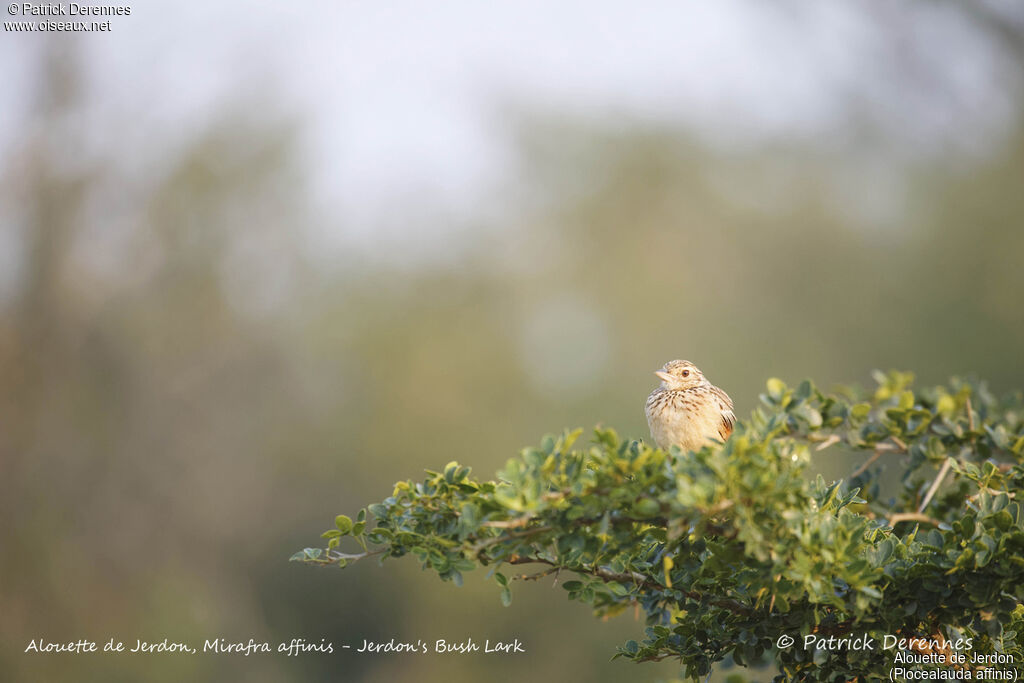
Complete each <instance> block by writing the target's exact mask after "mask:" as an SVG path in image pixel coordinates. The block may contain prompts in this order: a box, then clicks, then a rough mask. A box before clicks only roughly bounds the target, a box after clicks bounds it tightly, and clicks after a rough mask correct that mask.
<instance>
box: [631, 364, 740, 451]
mask: <svg viewBox="0 0 1024 683" xmlns="http://www.w3.org/2000/svg"><path fill="white" fill-rule="evenodd" d="M654 374H655V375H656V376H657V378H658V379H660V380H661V385H660V386H659V387H658V388H657V389H655V390H654V391H652V392H651V395H650V396H648V397H647V404H646V406H645V412H646V413H647V425H648V426H649V427H650V428H651V438H653V439H654V443H655V444H657V446H658V448H660V449H662V450H664V451H667V450H669V449H670V448H671V447H672V446H678V447H679V448H680V449H682V450H683V451H696V450H699V449H700V448H701V447H703V446H704V445H706V444H710V443H714V442H715V441H722V442H724V441H725V440H726V439H728V438H729V435H730V434H732V430H733V427H734V426H735V425H736V414H735V413H734V412H733V410H732V399H731V398H729V394H727V393H725V392H724V391H722V390H721V389H719V388H718V387H716V386H715V385H714V384H712V383H711V382H709V381H708V380H707V378H706V377H704V373H702V372H701V371H700V369H699V368H698V367H697V366H696V365H694V364H693V363H691V362H690V361H688V360H673V361H669V362H668V363H665V366H664V367H663V368H662V369H661V370H658V371H656V372H655V373H654Z"/></svg>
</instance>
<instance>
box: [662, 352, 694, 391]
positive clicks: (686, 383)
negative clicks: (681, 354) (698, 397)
mask: <svg viewBox="0 0 1024 683" xmlns="http://www.w3.org/2000/svg"><path fill="white" fill-rule="evenodd" d="M654 374H655V375H656V376H657V377H658V379H660V380H661V386H662V387H663V388H665V389H669V390H676V391H678V390H680V389H690V388H691V387H696V386H700V385H701V384H702V383H703V382H704V381H705V380H704V375H703V374H702V373H701V371H700V369H699V368H698V367H697V366H696V365H694V364H693V363H691V362H690V361H688V360H672V361H669V362H668V363H665V367H663V368H662V369H661V370H658V371H657V372H655V373H654Z"/></svg>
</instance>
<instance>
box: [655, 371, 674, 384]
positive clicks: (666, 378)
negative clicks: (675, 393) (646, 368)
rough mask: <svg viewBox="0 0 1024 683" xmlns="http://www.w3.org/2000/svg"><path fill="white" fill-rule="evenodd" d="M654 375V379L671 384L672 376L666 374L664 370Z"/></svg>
mask: <svg viewBox="0 0 1024 683" xmlns="http://www.w3.org/2000/svg"><path fill="white" fill-rule="evenodd" d="M654 375H655V377H657V378H658V379H660V380H661V381H662V382H671V381H672V375H670V374H668V373H667V372H665V371H664V370H658V371H657V372H655V373H654Z"/></svg>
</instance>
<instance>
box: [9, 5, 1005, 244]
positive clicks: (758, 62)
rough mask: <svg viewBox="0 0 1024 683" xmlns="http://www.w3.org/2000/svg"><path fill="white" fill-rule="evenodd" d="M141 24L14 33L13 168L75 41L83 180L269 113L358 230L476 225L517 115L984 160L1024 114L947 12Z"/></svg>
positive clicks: (499, 178) (358, 10) (978, 45)
mask: <svg viewBox="0 0 1024 683" xmlns="http://www.w3.org/2000/svg"><path fill="white" fill-rule="evenodd" d="M131 7H132V14H131V16H128V17H118V18H114V19H113V20H112V28H113V31H112V32H111V33H106V34H96V33H93V34H76V35H69V34H49V35H44V34H34V35H28V34H14V33H11V32H5V33H4V35H3V36H2V38H0V61H2V63H4V64H5V71H6V75H5V81H6V83H5V89H6V93H7V94H6V95H5V97H4V98H3V99H2V101H0V154H4V155H6V154H8V153H10V152H12V150H14V149H16V145H17V141H18V139H19V137H20V136H21V134H22V133H23V132H24V130H25V127H26V125H31V123H30V122H27V114H28V104H27V102H26V100H25V98H24V97H22V96H21V95H22V94H25V93H28V92H30V86H31V83H32V78H33V77H34V75H35V74H37V73H38V72H37V71H36V70H35V69H34V68H33V65H34V63H35V62H36V61H37V60H38V55H39V50H38V48H39V46H40V45H41V44H42V43H43V41H64V42H67V43H71V42H75V43H77V45H78V47H79V49H80V51H81V54H82V58H83V68H84V70H85V72H86V74H87V76H88V79H89V83H90V86H89V90H88V94H87V99H86V105H85V107H84V110H83V111H82V112H81V114H80V116H79V117H76V120H75V121H73V122H69V126H68V128H69V130H68V131H65V133H64V134H65V135H69V136H74V137H75V139H77V140H83V141H85V142H86V143H87V144H86V150H87V153H86V154H85V155H84V156H83V157H77V155H76V157H77V158H75V159H71V158H69V159H68V163H69V164H74V163H76V162H79V163H80V162H83V161H85V160H87V159H88V158H89V154H90V153H92V154H98V155H110V156H113V157H115V158H116V159H117V160H118V162H119V163H120V164H122V165H123V166H124V167H125V168H126V169H128V170H129V171H131V172H133V173H135V172H139V173H144V172H145V171H146V170H147V165H148V164H151V163H153V160H159V159H161V158H163V154H162V152H165V151H166V150H167V149H168V148H173V146H174V145H176V144H177V143H178V142H179V141H180V140H182V139H187V138H188V137H190V136H191V135H194V134H195V133H197V132H198V131H200V130H202V128H203V126H204V125H205V124H206V123H207V122H209V121H210V120H211V118H212V117H213V116H214V115H215V114H216V113H217V112H219V111H221V110H222V108H223V107H224V106H226V105H228V104H230V103H232V102H238V101H242V102H244V101H246V100H245V98H246V97H248V96H253V95H258V96H261V97H262V98H264V99H265V100H267V101H268V102H269V103H270V104H269V105H268V110H269V111H272V112H276V113H277V114H279V115H282V116H285V117H291V118H293V119H294V120H296V121H298V122H299V125H300V130H301V138H302V141H303V157H304V159H307V160H308V163H309V169H310V171H311V173H310V175H311V176H312V177H313V178H314V183H315V197H313V198H312V199H311V201H312V202H313V203H314V204H316V205H317V206H319V207H321V208H322V209H323V210H327V211H330V212H332V213H333V214H337V215H342V216H344V217H346V220H344V221H339V224H344V225H345V226H346V227H345V228H339V229H344V230H352V231H353V232H354V233H359V231H360V230H364V231H369V232H371V233H372V232H373V226H374V225H375V224H377V223H379V222H381V221H382V220H384V221H385V222H386V217H387V216H388V215H389V213H393V212H394V211H396V210H401V211H407V210H409V207H415V206H417V205H418V204H420V203H422V206H423V207H424V208H425V209H430V208H431V207H433V208H439V209H441V210H444V211H453V212H460V211H473V210H475V208H477V207H478V206H479V204H480V203H481V202H482V200H483V198H486V197H488V196H489V193H493V192H494V190H495V188H497V187H500V186H501V183H502V182H503V181H504V180H506V179H507V176H508V174H509V173H511V172H512V170H513V168H512V163H511V162H512V157H513V153H514V150H513V148H512V147H511V143H512V136H511V132H512V126H513V125H514V120H513V118H512V115H513V113H514V112H515V111H516V110H519V111H539V112H545V111H550V112H553V113H559V114H569V115H574V116H580V117H583V118H595V119H599V120H607V121H615V122H623V121H625V122H629V121H640V122H644V121H650V122H656V123H659V124H663V125H674V126H680V127H686V128H688V129H690V130H691V131H693V132H696V133H697V134H699V135H701V136H703V137H704V138H705V139H707V140H708V141H710V142H712V143H714V144H719V145H726V146H736V147H743V146H747V145H752V144H758V143H761V142H771V141H775V140H778V139H791V140H801V141H810V142H812V143H816V144H827V145H842V144H843V142H844V140H846V139H847V137H848V133H849V130H848V129H849V123H850V121H851V120H852V117H858V120H863V119H865V118H866V119H867V120H869V121H871V122H872V123H873V125H876V126H877V127H878V129H879V130H882V131H890V133H891V135H892V141H893V143H892V144H893V146H894V147H895V148H897V149H896V151H897V152H899V153H901V154H909V155H915V154H924V155H927V154H929V153H932V152H934V151H936V150H939V151H944V150H947V149H948V148H953V149H955V150H958V151H962V152H964V153H967V154H977V153H983V152H984V150H985V149H987V148H989V147H991V146H992V145H997V144H999V141H1000V135H1001V134H1002V133H1003V132H1004V131H1005V130H1006V128H1007V125H1008V122H1009V121H1010V119H1011V115H1012V112H1013V110H1014V106H1015V104H1014V97H1016V95H1017V93H1015V92H1013V91H1009V92H1008V90H1007V87H1008V83H1009V79H1007V78H1006V70H1007V69H1008V68H1011V67H1010V65H1008V64H1007V62H1006V59H1005V57H1004V56H1000V55H999V54H998V52H997V51H996V50H995V49H993V47H992V45H990V44H989V43H988V42H985V41H983V40H980V39H979V35H978V33H977V32H976V30H975V29H974V28H973V27H971V26H970V25H968V24H966V23H965V22H964V21H962V19H961V18H960V17H959V15H958V14H957V13H955V12H954V11H951V10H950V9H949V8H948V7H947V6H946V5H944V4H942V3H901V4H900V5H898V6H897V5H894V4H893V3H890V2H883V1H882V0H875V1H874V2H835V3H811V2H806V3H797V2H777V3H766V2H763V0H762V1H754V0H749V1H747V0H718V1H716V2H679V1H678V0H676V1H669V2H650V3H644V4H643V5H637V4H636V3H616V2H594V1H593V0H589V1H587V2H584V1H582V0H570V1H563V2H559V3H551V2H540V1H539V0H518V1H517V2H479V1H478V0H459V1H450V2H443V1H439V2H432V3H423V2H409V1H406V2H381V1H379V0H377V1H373V2H369V1H366V2H351V1H348V2H346V1H344V0H331V1H326V2H302V3H295V2H286V1H284V0H280V1H278V2H268V1H262V2H252V1H251V0H249V1H245V2H242V1H240V0H225V1H222V2H217V3H207V2H201V3H200V2H195V3H184V2H180V1H178V2H168V1H163V0H146V1H145V2H133V3H131ZM908 8H910V9H908ZM4 18H5V20H6V19H9V18H10V17H8V16H6V15H5V17H4ZM18 18H23V17H18ZM907 64H909V66H907ZM901 65H902V66H901ZM908 71H909V72H910V73H906V72H908ZM851 102H854V103H856V104H857V106H856V107H855V108H854V109H852V110H851ZM622 125H628V124H622ZM88 150H91V152H90V151H88ZM112 150H113V151H112ZM396 207H400V208H399V209H396Z"/></svg>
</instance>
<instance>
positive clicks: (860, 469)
mask: <svg viewBox="0 0 1024 683" xmlns="http://www.w3.org/2000/svg"><path fill="white" fill-rule="evenodd" d="M883 452H884V451H875V454H874V455H872V456H871V457H870V458H868V459H867V460H865V461H864V464H863V465H861V466H860V467H858V468H857V469H856V470H854V471H853V474H851V475H850V479H854V478H856V477H859V476H860V475H862V474H864V473H865V472H867V471H868V468H869V467H871V466H872V465H873V464H874V463H875V461H876V460H878V459H879V458H881V457H882V453H883Z"/></svg>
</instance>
